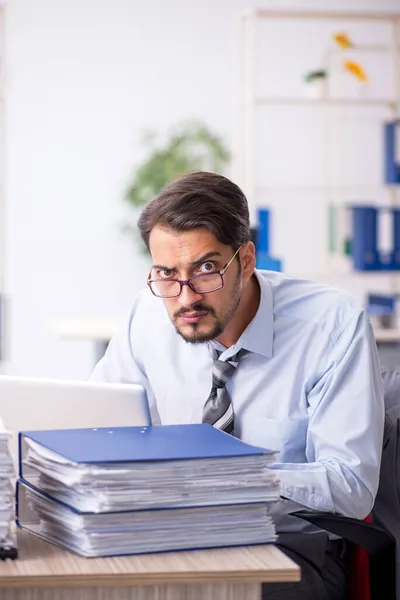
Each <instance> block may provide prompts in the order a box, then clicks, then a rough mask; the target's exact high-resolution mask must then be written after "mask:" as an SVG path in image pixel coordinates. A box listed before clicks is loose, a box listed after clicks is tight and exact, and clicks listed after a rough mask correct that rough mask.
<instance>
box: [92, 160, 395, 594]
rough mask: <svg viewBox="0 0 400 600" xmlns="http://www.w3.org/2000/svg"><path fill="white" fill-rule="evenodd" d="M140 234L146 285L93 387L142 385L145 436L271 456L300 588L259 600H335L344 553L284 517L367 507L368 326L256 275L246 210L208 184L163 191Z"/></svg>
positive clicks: (371, 458)
mask: <svg viewBox="0 0 400 600" xmlns="http://www.w3.org/2000/svg"><path fill="white" fill-rule="evenodd" d="M139 229H140V232H141V235H142V238H143V240H144V242H145V244H146V245H147V247H148V249H149V250H150V253H151V257H152V268H151V270H150V273H149V277H148V281H147V283H148V285H147V288H146V289H144V290H143V291H142V292H141V293H140V294H139V295H138V296H137V298H136V300H135V301H134V304H133V307H132V311H131V313H130V316H129V319H128V321H127V323H126V326H125V327H124V328H123V329H122V330H121V331H120V332H119V333H118V334H117V335H116V336H115V338H114V339H113V340H112V341H111V343H110V346H109V348H108V350H107V353H106V355H105V357H104V358H103V359H102V360H101V361H100V363H99V364H98V365H97V367H96V368H95V371H94V373H93V379H96V380H102V381H121V382H138V383H141V384H143V385H144V386H145V388H146V390H147V393H148V398H149V402H150V408H151V413H152V419H153V423H163V424H170V423H197V422H202V421H205V422H208V423H211V424H213V425H215V426H216V427H220V428H221V429H223V430H224V431H227V432H229V433H232V434H233V435H235V436H237V437H239V438H240V439H242V440H244V441H245V442H248V443H250V444H254V445H258V446H263V447H266V448H272V449H276V450H279V451H280V456H279V463H278V464H275V465H274V468H276V469H278V470H279V474H280V478H281V481H282V497H283V498H284V499H283V501H282V502H280V503H279V504H277V506H276V509H275V514H274V517H275V522H276V525H277V530H278V532H279V543H280V545H281V547H282V549H283V551H284V552H286V554H288V555H289V556H291V557H292V558H293V559H294V560H295V561H296V562H297V563H298V564H300V566H301V569H302V582H301V584H285V585H284V584H282V585H278V584H266V585H264V587H263V598H268V599H269V600H278V599H281V598H285V599H290V598H296V600H299V599H300V600H311V599H312V600H319V599H332V600H333V599H335V600H336V599H338V600H339V599H341V600H342V599H343V600H344V599H345V597H346V591H345V588H346V568H347V562H346V561H347V555H346V547H345V543H344V542H343V541H342V540H337V539H336V540H335V539H330V538H329V537H328V535H327V534H326V533H325V532H322V531H321V530H316V529H315V528H313V527H312V526H310V525H306V524H305V522H303V521H302V520H300V519H299V518H296V517H293V516H290V515H289V513H291V512H293V511H294V510H297V509H301V508H304V507H307V508H308V509H314V510H316V511H331V512H338V513H342V514H344V515H347V516H349V517H355V518H357V519H363V518H365V517H366V516H367V515H368V513H369V512H370V510H371V508H372V506H373V503H374V498H375V494H376V491H377V486H378V478H379V465H380V457H381V445H382V435H383V418H384V408H383V398H382V388H381V386H382V384H381V377H380V372H379V363H378V357H377V352H376V346H375V342H374V338H373V334H372V331H371V327H370V324H369V321H368V318H367V316H366V314H365V313H364V311H363V309H362V308H361V307H360V306H359V304H358V303H357V302H356V301H355V299H353V298H352V297H351V296H350V295H348V294H347V293H345V292H341V291H339V290H336V289H333V288H329V287H327V286H323V285H319V284H315V283H312V282H309V281H303V280H300V279H296V278H293V277H288V276H285V275H283V274H280V273H274V272H267V271H258V270H255V249H254V245H253V243H252V242H251V241H250V232H249V213H248V206H247V201H246V198H245V196H244V194H243V192H242V191H241V190H240V189H239V188H238V187H237V186H236V185H235V184H234V183H232V182H231V181H229V180H228V179H226V178H224V177H221V176H219V175H215V174H213V173H204V172H198V173H193V174H190V175H187V176H185V177H183V178H181V179H179V180H178V181H176V182H174V183H172V184H171V185H169V186H167V187H166V188H165V189H164V190H162V191H161V192H160V194H159V195H158V196H157V197H156V198H155V199H154V200H153V201H152V202H151V203H150V204H149V205H148V206H147V207H146V208H145V209H144V211H143V212H142V214H141V217H140V219H139Z"/></svg>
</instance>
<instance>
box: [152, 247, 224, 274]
mask: <svg viewBox="0 0 400 600" xmlns="http://www.w3.org/2000/svg"><path fill="white" fill-rule="evenodd" d="M217 256H222V255H221V252H217V251H211V252H207V253H206V254H203V256H200V258H198V259H196V260H194V261H192V262H191V263H189V264H190V266H191V267H196V266H197V265H201V264H202V263H203V262H205V261H206V260H209V259H210V258H213V257H217ZM153 269H160V270H163V269H164V270H165V271H176V267H167V266H166V265H153Z"/></svg>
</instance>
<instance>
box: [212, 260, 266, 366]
mask: <svg viewBox="0 0 400 600" xmlns="http://www.w3.org/2000/svg"><path fill="white" fill-rule="evenodd" d="M254 275H255V277H256V278H257V281H258V284H259V286H260V304H259V306H258V309H257V312H256V314H255V316H254V318H253V320H252V321H250V323H249V324H248V326H247V327H246V329H245V330H244V331H243V333H242V335H241V336H240V338H239V339H238V341H237V343H236V344H235V346H234V351H235V352H237V351H238V350H240V349H241V348H244V349H245V350H249V351H250V352H255V353H256V354H261V355H262V356H265V357H266V358H271V356H272V354H273V343H274V311H273V296H272V289H271V284H270V283H269V281H268V279H267V277H262V276H261V274H260V273H259V272H258V271H257V269H256V270H255V271H254ZM211 345H212V346H213V347H216V348H218V349H220V350H226V348H224V347H223V346H221V344H219V343H218V342H216V341H215V340H214V341H213V342H211Z"/></svg>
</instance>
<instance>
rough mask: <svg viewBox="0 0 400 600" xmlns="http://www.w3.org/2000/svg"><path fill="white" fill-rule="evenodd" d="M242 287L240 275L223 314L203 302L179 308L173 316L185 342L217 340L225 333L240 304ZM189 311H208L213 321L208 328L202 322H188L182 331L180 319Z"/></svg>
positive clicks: (198, 342)
mask: <svg viewBox="0 0 400 600" xmlns="http://www.w3.org/2000/svg"><path fill="white" fill-rule="evenodd" d="M240 287H241V286H240V277H239V276H238V277H237V279H236V281H235V284H234V287H233V290H232V296H231V298H230V302H229V305H228V307H227V308H226V310H225V311H224V312H223V313H222V314H221V315H217V313H216V312H215V310H214V308H213V307H212V306H207V305H206V304H201V303H197V304H193V306H191V307H190V308H181V309H180V310H178V311H177V312H176V313H175V314H174V315H173V318H172V322H173V324H174V326H175V329H176V332H177V333H178V334H179V335H180V336H181V337H182V338H183V339H184V340H185V342H188V343H190V344H204V343H205V342H210V341H211V340H215V338H217V337H218V336H220V335H221V334H222V333H223V331H224V329H225V327H226V326H227V325H228V323H229V322H230V321H231V319H232V317H233V315H234V314H235V312H236V309H237V307H238V306H239V302H240V292H241V289H240ZM189 312H204V313H207V314H208V315H209V316H211V317H212V322H211V324H210V325H208V327H207V328H205V326H204V325H202V324H201V322H200V323H191V324H187V325H186V330H185V331H182V330H181V329H180V328H179V326H178V324H177V323H178V319H179V317H181V316H182V315H184V314H185V313H189Z"/></svg>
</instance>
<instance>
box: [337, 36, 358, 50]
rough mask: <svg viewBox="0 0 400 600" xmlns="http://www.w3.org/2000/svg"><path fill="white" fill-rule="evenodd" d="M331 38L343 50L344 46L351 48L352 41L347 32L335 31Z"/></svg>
mask: <svg viewBox="0 0 400 600" xmlns="http://www.w3.org/2000/svg"><path fill="white" fill-rule="evenodd" d="M333 39H334V40H335V42H336V43H337V45H338V46H339V47H340V48H342V49H343V50H345V49H346V48H352V46H353V42H352V41H351V39H350V36H349V35H348V34H347V33H335V34H334V35H333Z"/></svg>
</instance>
